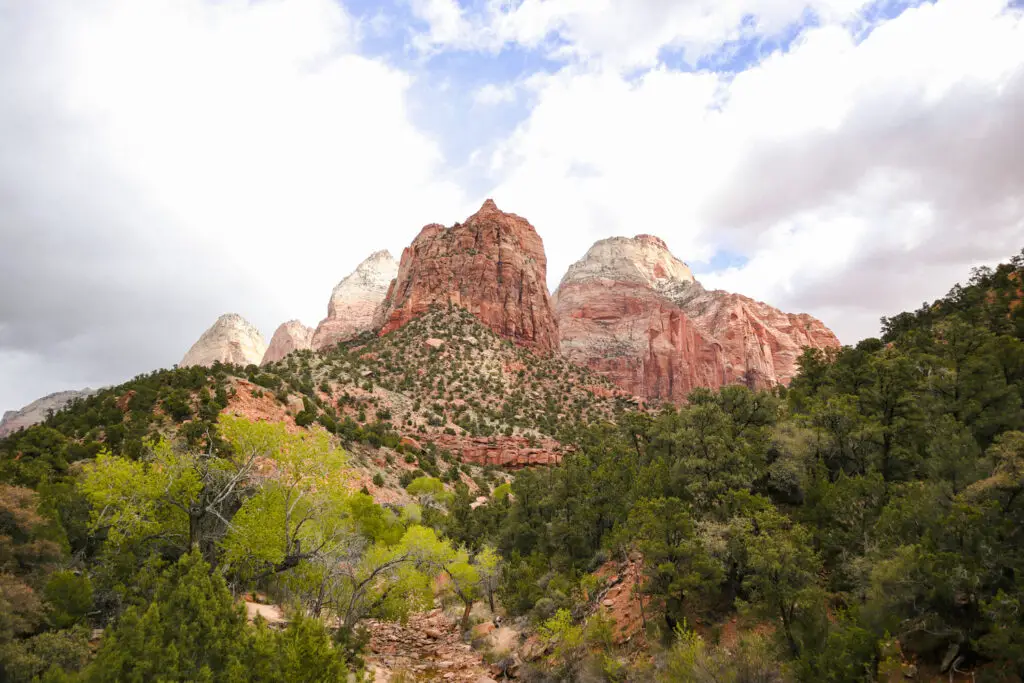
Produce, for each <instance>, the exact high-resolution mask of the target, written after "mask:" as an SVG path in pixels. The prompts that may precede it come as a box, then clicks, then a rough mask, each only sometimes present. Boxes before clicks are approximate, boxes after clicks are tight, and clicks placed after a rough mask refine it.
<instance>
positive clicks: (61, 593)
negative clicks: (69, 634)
mask: <svg viewBox="0 0 1024 683" xmlns="http://www.w3.org/2000/svg"><path fill="white" fill-rule="evenodd" d="M43 594H44V595H45V596H46V600H47V602H49V604H50V614H49V621H50V624H51V625H52V626H53V627H54V628H57V629H65V628H69V627H71V626H74V625H75V624H78V623H80V622H81V621H83V620H84V619H85V617H86V615H87V614H88V613H89V611H90V610H91V609H92V584H91V583H90V582H89V577H88V576H75V574H74V573H73V572H68V571H63V572H55V573H54V574H53V575H52V576H51V577H50V580H49V581H48V582H47V584H46V587H45V588H44V589H43Z"/></svg>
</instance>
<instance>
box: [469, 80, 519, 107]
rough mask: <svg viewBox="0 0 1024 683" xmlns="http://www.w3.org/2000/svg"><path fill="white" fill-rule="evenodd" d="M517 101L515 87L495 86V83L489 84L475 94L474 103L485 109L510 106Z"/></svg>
mask: <svg viewBox="0 0 1024 683" xmlns="http://www.w3.org/2000/svg"><path fill="white" fill-rule="evenodd" d="M515 101H516V87H515V85H494V84H493V83H488V84H486V85H484V86H483V87H481V88H479V89H478V90H477V91H476V92H475V93H473V102H474V103H475V104H478V105H480V106H484V107H491V106H494V105H498V104H509V103H511V102H515Z"/></svg>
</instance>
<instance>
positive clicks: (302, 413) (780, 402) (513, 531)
mask: <svg viewBox="0 0 1024 683" xmlns="http://www.w3.org/2000/svg"><path fill="white" fill-rule="evenodd" d="M1022 276H1024V255H1022V256H1020V257H1016V258H1014V259H1013V260H1012V261H1011V262H1010V263H1008V264H1006V265H1003V266H1000V267H999V268H997V269H995V270H979V271H976V272H975V273H974V275H973V277H972V278H971V280H970V282H969V283H968V284H966V285H964V286H958V287H955V288H954V289H953V290H952V291H951V292H950V294H949V295H948V296H947V297H945V298H943V299H941V300H940V301H937V302H934V303H932V304H928V305H925V306H922V307H921V309H919V310H918V311H916V312H912V313H905V314H901V315H898V316H894V317H892V318H888V319H885V320H883V324H884V331H883V336H882V338H881V339H868V340H864V341H862V342H861V343H859V344H858V345H856V346H854V347H845V348H843V349H842V350H839V351H836V352H834V353H831V352H829V353H825V352H821V351H808V352H806V353H805V354H804V355H803V357H802V358H801V360H800V375H799V376H798V377H797V378H796V379H795V380H794V381H793V383H792V385H791V386H790V387H789V388H788V389H785V388H779V389H777V390H776V391H774V392H760V393H755V392H751V391H749V390H748V389H746V388H743V387H727V388H725V389H723V390H722V391H720V392H711V391H707V390H698V391H695V392H693V393H692V394H691V395H690V396H689V398H688V401H687V403H686V404H685V405H684V406H680V407H673V406H666V407H664V408H658V409H649V410H645V411H642V412H637V411H630V410H628V409H629V408H631V407H634V404H633V403H632V401H631V399H630V398H629V397H626V396H622V395H620V394H619V393H618V392H616V391H615V390H614V389H613V388H612V387H610V386H609V385H608V384H607V383H606V382H603V381H602V380H599V379H597V378H595V377H594V376H593V375H591V374H590V373H588V372H587V371H585V370H582V369H579V368H575V367H573V366H571V365H569V364H568V363H566V362H565V361H563V360H561V359H558V358H556V357H543V356H537V355H535V354H533V353H532V352H529V351H526V350H523V349H519V348H517V347H515V346H513V345H511V344H509V343H507V342H505V341H503V340H501V339H500V338H498V337H496V336H494V335H493V334H492V333H491V332H490V331H489V330H487V329H486V328H484V327H483V326H481V325H480V324H478V323H477V322H476V321H475V319H473V318H472V317H471V316H469V315H468V314H466V313H464V312H462V311H459V310H458V309H436V310H434V311H431V312H430V313H428V314H427V315H425V316H423V317H421V318H419V319H417V320H415V321H413V322H412V323H410V324H409V325H407V326H405V327H404V328H402V329H401V330H399V331H397V332H395V333H393V334H390V335H387V336H385V337H383V338H374V337H365V338H362V339H359V340H355V341H353V342H350V343H346V344H342V345H340V346H339V347H337V348H336V349H333V350H331V351H329V352H327V353H324V354H313V353H309V352H297V353H293V354H291V355H289V356H288V357H286V358H285V359H284V360H282V361H280V362H278V363H276V364H272V365H270V366H268V367H265V368H257V367H255V366H249V367H248V368H240V367H231V366H220V365H218V366H215V367H214V368H212V369H205V368H189V369H177V370H169V371H159V372H155V373H152V374H149V375H144V376H140V377H137V378H136V379H134V380H132V381H131V382H128V383H126V384H124V385H122V386H119V387H115V388H112V389H108V390H104V391H102V392H100V393H99V394H97V395H95V396H93V397H91V398H88V399H85V400H83V401H79V402H77V403H75V404H74V405H72V406H70V407H69V408H68V409H67V410H64V411H61V412H60V413H57V414H56V415H53V416H52V417H50V418H49V419H48V420H47V421H46V422H45V423H43V424H41V425H37V426H35V427H31V428H29V429H27V430H24V431H21V432H18V433H16V434H14V435H12V436H11V437H9V438H7V439H5V440H4V441H2V442H0V525H2V528H0V678H2V679H3V680H11V681H32V680H45V681H77V680H83V681H94V680H95V681H108V680H109V681H143V680H166V681H186V680H187V681H193V680H210V681H214V680H215V681H231V680H239V681H243V680H272V679H273V680H278V681H329V680H330V681H334V680H340V679H342V678H343V677H344V676H346V675H347V674H348V673H349V672H352V673H356V672H360V671H362V670H363V667H364V662H365V658H366V657H367V656H369V653H368V652H367V648H366V640H367V637H368V636H367V633H366V630H365V628H364V627H365V626H366V625H367V624H369V623H370V620H374V622H376V621H380V620H399V621H401V620H403V619H405V618H407V617H408V616H409V615H410V614H411V613H414V612H419V611H423V610H428V609H430V608H432V607H433V606H434V604H435V601H436V600H441V602H442V603H443V604H449V605H451V606H452V609H453V610H454V611H455V613H456V614H457V615H458V621H459V622H460V624H459V629H460V632H466V631H470V629H471V627H472V625H473V623H474V622H475V621H477V620H479V619H480V618H484V617H481V616H480V615H481V614H484V615H487V616H486V618H492V617H493V616H494V613H500V614H502V615H504V616H505V617H507V618H508V620H509V621H510V622H514V623H515V624H516V625H517V628H518V629H520V631H521V632H522V633H523V635H524V637H525V636H530V638H529V639H528V640H527V641H526V643H521V644H520V645H521V647H519V648H518V650H517V651H516V652H513V653H507V652H505V653H497V652H495V653H493V657H492V658H493V659H494V661H495V668H494V669H492V671H493V672H494V675H495V676H498V675H500V674H501V672H510V673H514V674H515V675H516V676H517V677H518V678H519V679H521V680H528V681H529V680H533V681H546V680H551V681H600V680H607V681H709V682H710V681H734V682H740V681H780V682H781V681H850V682H851V683H852V682H859V681H874V680H893V681H895V680H901V679H904V677H905V678H908V679H916V680H929V677H932V676H936V675H939V674H940V672H941V675H942V677H943V680H945V679H946V677H947V675H949V676H950V677H956V676H957V675H959V674H958V673H957V672H972V674H973V676H974V677H975V680H977V681H983V680H989V681H1013V680H1020V677H1021V675H1022V674H1024V606H1022V601H1024V580H1022V578H1021V577H1022V576H1024V552H1022V549H1024V536H1022V534H1024V532H1022V531H1021V530H1022V528H1024V495H1021V493H1022V492H1024V411H1022V403H1021V400H1022V395H1024V307H1022V305H1021V303H1020V302H1021V300H1022V296H1021V287H1020V284H1021V282H1022V280H1021V278H1022ZM272 414H273V415H277V416H278V417H279V418H280V419H278V420H276V421H257V418H261V417H262V418H266V417H267V416H270V415H272ZM410 437H411V438H412V440H410ZM508 439H512V440H522V441H524V442H526V443H527V444H528V446H529V447H532V446H534V445H535V446H537V447H538V448H543V447H544V446H545V444H547V445H549V446H550V447H551V448H552V449H553V450H555V449H557V452H558V455H559V456H560V457H561V464H560V465H558V466H552V467H540V468H532V469H530V468H527V469H525V470H522V471H520V472H518V473H517V474H516V475H515V477H514V479H513V480H512V481H511V484H510V485H509V484H507V483H505V482H506V479H507V478H508V475H506V474H504V473H501V472H499V471H498V470H496V469H495V468H494V467H493V466H479V465H477V466H473V465H469V464H467V463H462V462H460V461H459V455H460V454H461V453H463V452H470V451H469V450H466V451H463V450H460V448H463V447H464V446H465V448H467V449H468V448H470V446H472V447H473V448H476V447H478V446H480V445H481V444H482V445H485V446H486V445H488V444H489V443H493V444H494V445H495V447H500V444H501V442H502V440H508ZM507 443H512V442H507ZM516 443H519V442H518V441H517V442H516ZM474 452H475V451H474ZM371 473H372V475H373V480H374V481H373V483H372V484H370V483H368V482H365V481H364V480H365V479H367V478H368V477H369V475H370V474H371ZM392 490H393V491H394V492H397V493H400V499H399V498H394V499H387V492H388V491H392ZM382 503H383V504H382ZM598 570H600V571H598ZM628 572H635V574H636V578H637V580H636V582H635V584H634V586H633V588H631V589H630V593H629V594H628V595H626V596H625V598H626V599H627V600H628V601H631V602H632V603H635V604H636V605H637V606H638V608H639V614H640V618H639V621H630V620H627V619H624V618H623V615H622V614H620V613H617V612H616V610H615V609H613V608H611V607H608V605H607V603H610V602H612V601H611V600H607V599H605V596H607V595H609V594H610V593H609V589H611V588H612V587H613V585H618V586H619V588H616V589H615V590H619V589H621V584H617V583H616V582H617V581H621V580H622V577H624V576H626V575H627V574H628ZM612 574H619V576H616V577H615V578H612V577H611V575H612ZM254 593H260V594H262V595H263V596H265V597H267V598H268V599H269V600H271V601H273V602H275V603H277V604H278V605H281V606H282V607H283V608H284V610H285V612H286V614H287V616H288V625H287V626H286V627H280V628H271V627H270V626H269V625H268V624H267V623H265V622H264V621H262V620H260V619H257V620H256V621H255V622H252V621H250V620H248V619H247V618H246V615H245V611H244V607H243V606H242V605H241V603H240V598H242V597H243V596H246V595H249V596H250V597H251V596H252V595H253V594H254ZM97 629H105V631H104V632H103V633H102V634H100V633H98V632H96V630H97ZM474 632H475V631H474Z"/></svg>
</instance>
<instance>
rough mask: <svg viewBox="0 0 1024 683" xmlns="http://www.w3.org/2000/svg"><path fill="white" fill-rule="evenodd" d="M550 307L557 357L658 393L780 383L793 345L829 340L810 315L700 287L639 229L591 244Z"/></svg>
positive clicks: (790, 371) (641, 392)
mask: <svg viewBox="0 0 1024 683" xmlns="http://www.w3.org/2000/svg"><path fill="white" fill-rule="evenodd" d="M554 306H555V315H556V318H557V320H558V329H559V342H560V347H561V350H562V353H563V354H564V355H565V356H566V357H568V358H569V359H570V360H572V361H574V362H576V363H578V364H580V365H585V366H587V367H589V368H591V369H592V370H595V371H596V372H599V373H601V374H603V375H605V376H607V377H608V378H609V379H611V380H612V381H613V382H615V383H616V384H617V385H619V386H620V387H622V388H623V389H625V390H626V391H629V392H632V393H634V394H636V395H638V396H641V397H644V398H652V399H658V400H667V401H680V400H682V399H683V398H685V396H686V394H688V393H689V392H690V391H691V390H692V389H694V388H695V387H710V388H718V387H721V386H724V385H727V384H736V383H742V384H747V385H749V386H752V387H757V388H765V387H768V386H772V385H775V384H780V383H781V384H786V383H788V382H789V380H790V379H792V377H793V375H794V374H795V373H796V359H797V357H798V356H799V355H800V353H801V350H802V347H803V346H814V347H818V348H824V347H831V346H838V345H839V341H838V340H837V339H836V337H835V335H834V334H832V332H831V331H829V330H828V328H826V327H825V326H824V325H823V324H822V323H821V322H820V321H818V320H816V319H814V318H812V317H811V316H808V315H793V314H786V313H783V312H781V311H779V310H778V309H775V308H772V307H771V306H768V305H767V304H763V303H760V302H757V301H754V300H752V299H748V298H747V297H743V296H740V295H737V294H730V293H728V292H721V291H711V292H709V291H707V290H705V289H704V288H703V287H701V285H700V283H698V282H697V281H696V280H695V279H694V278H693V274H692V273H691V272H690V269H689V268H688V267H687V266H686V264H684V263H683V262H682V261H680V260H679V259H677V258H676V257H675V256H673V255H672V254H671V253H670V252H669V251H668V248H667V246H666V245H665V243H664V242H662V241H661V240H659V239H658V238H656V237H651V236H649V235H640V236H638V237H635V238H632V239H629V238H622V237H614V238H611V239H607V240H602V241H600V242H598V243H597V244H595V245H594V246H593V247H592V248H591V249H590V251H588V252H587V255H586V256H585V257H584V258H583V259H582V260H581V261H579V262H578V263H576V264H574V265H573V266H572V267H571V268H570V269H569V271H568V273H567V274H566V276H565V278H564V279H563V280H562V283H561V285H560V286H559V288H558V291H557V292H556V293H555V297H554Z"/></svg>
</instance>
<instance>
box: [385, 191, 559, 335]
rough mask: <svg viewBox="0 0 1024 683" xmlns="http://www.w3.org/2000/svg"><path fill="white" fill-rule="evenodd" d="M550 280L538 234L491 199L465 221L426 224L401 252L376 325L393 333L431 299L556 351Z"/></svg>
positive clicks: (524, 221)
mask: <svg viewBox="0 0 1024 683" xmlns="http://www.w3.org/2000/svg"><path fill="white" fill-rule="evenodd" d="M546 278H547V258H546V257H545V255H544V244H543V242H542V241H541V238H540V235H538V234H537V231H536V230H534V228H533V226H532V225H530V223H529V222H528V221H526V219H524V218H521V217H519V216H516V215H515V214H510V213H504V212H502V211H500V210H499V209H498V207H497V206H495V204H494V202H493V201H491V200H490V199H488V200H487V201H486V202H484V205H483V206H482V207H481V208H480V210H479V211H477V212H476V213H475V214H473V215H472V216H470V217H469V218H468V219H467V220H466V222H465V223H462V224H458V223H456V224H455V225H454V226H453V227H451V228H445V227H444V226H441V225H437V224H432V225H428V226H426V227H425V228H423V230H422V231H421V232H420V234H419V236H417V237H416V239H415V240H414V241H413V243H412V245H411V246H409V247H408V248H406V250H405V251H404V252H403V253H402V260H401V262H400V264H399V268H398V276H397V277H396V278H395V280H394V281H393V282H392V283H391V287H390V289H389V290H388V295H387V297H386V298H385V300H384V303H383V305H382V306H381V309H380V312H379V317H378V319H377V323H378V326H379V327H380V328H381V331H380V333H381V334H382V335H384V334H388V333H389V332H392V331H394V330H397V329H398V328H400V327H402V326H403V325H405V324H406V323H407V322H409V321H410V320H412V319H413V318H415V317H416V316H418V315H421V314H422V313H424V312H426V311H427V310H428V309H429V308H430V306H431V305H434V304H447V303H448V302H451V303H453V304H455V305H457V306H461V307H463V308H465V309H467V310H468V311H470V312H471V313H472V314H473V315H475V316H476V317H477V318H479V319H480V320H481V321H483V322H484V323H485V324H486V325H487V326H488V327H490V328H491V329H492V330H494V331H495V332H496V333H497V334H500V335H502V336H503V337H506V338H507V339H511V340H512V341H514V342H516V343H518V344H522V345H524V346H528V347H531V348H533V349H535V350H538V351H541V352H551V351H555V350H557V348H558V329H557V325H556V324H555V317H554V314H553V311H552V308H551V299H550V296H549V295H548V289H547V282H546Z"/></svg>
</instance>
